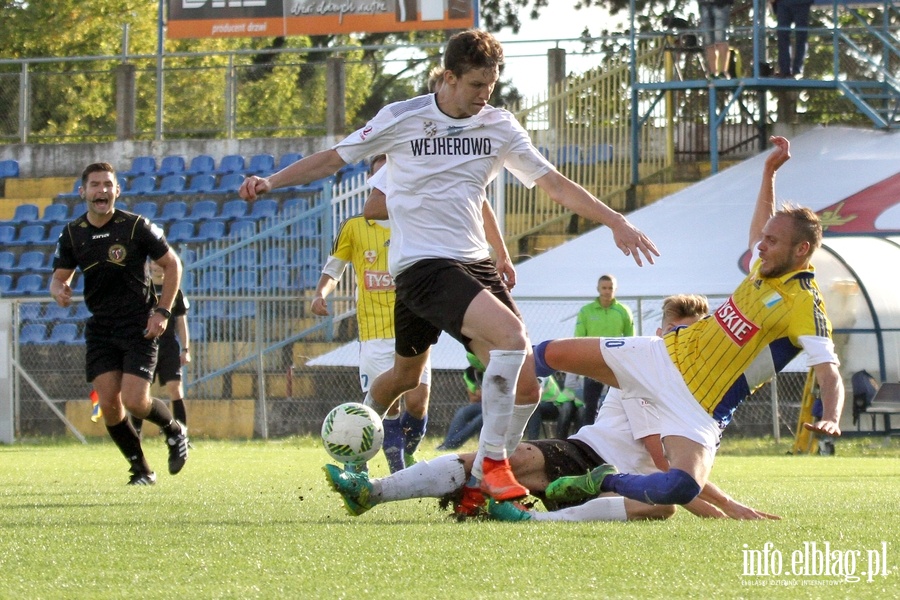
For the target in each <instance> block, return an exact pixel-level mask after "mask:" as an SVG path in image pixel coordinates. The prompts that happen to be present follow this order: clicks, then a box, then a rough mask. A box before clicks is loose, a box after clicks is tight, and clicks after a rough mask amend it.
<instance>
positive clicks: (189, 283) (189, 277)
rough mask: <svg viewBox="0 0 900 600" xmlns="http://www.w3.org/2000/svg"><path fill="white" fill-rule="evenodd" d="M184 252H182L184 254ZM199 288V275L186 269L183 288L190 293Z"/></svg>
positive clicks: (182, 274) (192, 329)
mask: <svg viewBox="0 0 900 600" xmlns="http://www.w3.org/2000/svg"><path fill="white" fill-rule="evenodd" d="M183 254H184V253H183V252H182V255H183ZM196 289H197V275H196V273H195V272H194V270H193V269H190V270H187V269H185V270H184V271H183V272H182V273H181V290H182V291H183V292H184V293H185V294H190V293H192V292H193V291H194V290H196ZM193 334H194V324H193V323H191V337H192V338H193V337H194V335H193Z"/></svg>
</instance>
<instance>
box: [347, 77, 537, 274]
mask: <svg viewBox="0 0 900 600" xmlns="http://www.w3.org/2000/svg"><path fill="white" fill-rule="evenodd" d="M334 149H335V150H336V151H337V152H338V154H340V156H341V158H342V159H343V160H344V161H345V162H347V163H351V164H352V163H356V162H359V161H361V160H364V159H366V158H369V157H371V156H374V155H376V154H381V153H384V154H387V156H388V162H387V165H386V166H385V167H384V168H382V169H381V170H382V171H386V176H385V179H386V182H385V183H386V185H385V186H384V188H381V189H382V191H383V192H384V193H385V194H386V195H387V206H388V212H389V214H390V220H391V248H390V272H391V274H392V275H393V276H395V277H396V276H397V275H398V274H399V273H400V272H401V271H403V269H405V268H406V267H408V266H409V265H411V264H412V263H414V262H417V261H419V260H422V259H426V258H449V259H452V260H458V261H460V262H472V261H477V260H482V259H485V258H487V257H488V256H489V252H488V248H489V246H488V243H487V240H486V239H485V236H484V222H483V219H482V214H481V210H482V204H483V202H484V201H485V199H486V192H485V188H486V187H487V185H488V184H489V183H490V182H491V181H492V180H493V179H494V178H495V177H496V176H497V175H498V173H500V170H501V169H502V168H503V167H506V168H507V169H509V170H510V172H512V173H513V175H515V176H516V177H517V178H518V179H519V180H520V181H521V182H522V183H523V184H524V185H526V186H528V187H533V186H534V181H535V179H537V178H539V177H541V176H542V175H545V174H546V173H548V172H550V170H552V169H553V168H554V167H553V165H551V164H550V163H549V162H547V160H546V159H545V158H544V157H543V156H542V155H541V154H540V152H538V150H537V148H535V147H534V145H533V144H532V143H531V139H530V138H529V136H528V133H527V132H526V131H525V130H524V129H523V128H522V126H521V125H519V123H518V121H516V119H515V117H514V116H513V115H512V113H510V112H509V111H507V110H503V109H500V108H495V107H493V106H490V105H488V106H486V107H485V108H483V109H482V110H481V112H479V113H478V114H477V115H475V116H472V117H466V118H461V119H454V118H452V117H448V116H447V115H445V114H444V113H443V112H441V111H440V110H439V109H438V106H437V101H436V97H435V95H434V94H428V95H425V96H418V97H416V98H412V99H409V100H404V101H402V102H395V103H393V104H389V105H387V106H385V107H384V108H382V109H381V110H380V111H379V112H378V114H377V115H375V117H374V118H373V119H372V120H371V121H369V122H368V123H367V124H366V126H365V127H363V128H362V129H359V130H358V131H356V132H355V133H352V134H350V135H349V136H348V137H347V138H346V139H344V140H343V141H341V142H340V143H338V144H337V145H336V146H335V148H334Z"/></svg>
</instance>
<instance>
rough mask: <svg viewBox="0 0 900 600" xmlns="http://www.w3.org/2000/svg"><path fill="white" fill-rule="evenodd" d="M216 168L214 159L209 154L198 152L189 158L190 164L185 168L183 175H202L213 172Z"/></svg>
mask: <svg viewBox="0 0 900 600" xmlns="http://www.w3.org/2000/svg"><path fill="white" fill-rule="evenodd" d="M215 170H216V159H214V158H213V157H212V156H210V155H209V154H198V155H197V156H195V157H194V158H192V159H191V164H190V166H188V168H187V169H185V171H184V174H185V175H202V174H204V173H207V174H209V173H213V172H214V171H215Z"/></svg>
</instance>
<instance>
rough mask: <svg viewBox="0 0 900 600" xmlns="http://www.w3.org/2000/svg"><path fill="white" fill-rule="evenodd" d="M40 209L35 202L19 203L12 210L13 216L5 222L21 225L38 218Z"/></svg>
mask: <svg viewBox="0 0 900 600" xmlns="http://www.w3.org/2000/svg"><path fill="white" fill-rule="evenodd" d="M40 212H41V210H40V209H39V208H38V207H37V205H36V204H20V205H18V206H17V207H16V210H15V212H13V217H12V219H10V220H9V221H6V223H8V224H10V225H23V224H25V223H31V222H33V221H37V220H39V219H40Z"/></svg>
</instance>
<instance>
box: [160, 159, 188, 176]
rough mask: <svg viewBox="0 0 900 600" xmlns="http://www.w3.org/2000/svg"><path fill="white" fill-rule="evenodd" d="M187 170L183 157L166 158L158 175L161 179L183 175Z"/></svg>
mask: <svg viewBox="0 0 900 600" xmlns="http://www.w3.org/2000/svg"><path fill="white" fill-rule="evenodd" d="M184 169H185V163H184V157H183V156H164V157H163V159H162V162H161V163H159V169H157V170H156V174H157V175H159V176H160V177H166V176H168V175H183V174H184Z"/></svg>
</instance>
